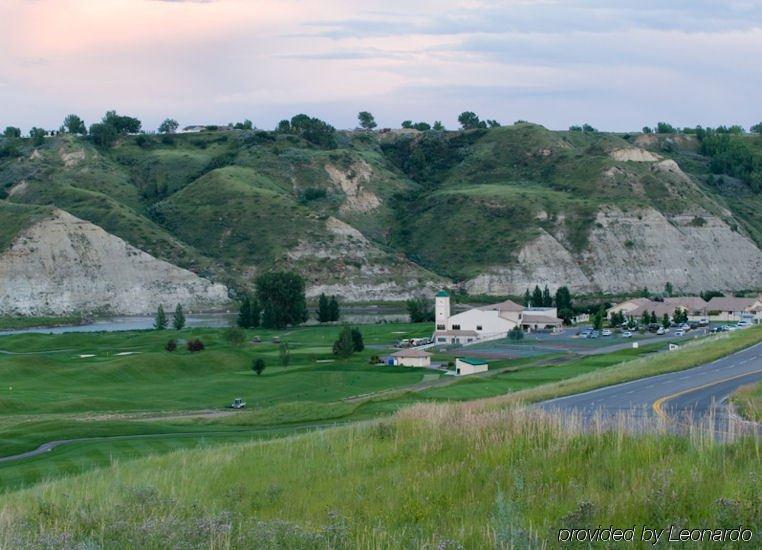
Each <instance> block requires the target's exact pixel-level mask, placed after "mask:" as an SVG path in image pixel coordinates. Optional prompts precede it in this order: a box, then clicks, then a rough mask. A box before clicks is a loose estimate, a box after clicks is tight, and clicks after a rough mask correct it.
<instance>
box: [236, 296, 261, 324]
mask: <svg viewBox="0 0 762 550" xmlns="http://www.w3.org/2000/svg"><path fill="white" fill-rule="evenodd" d="M261 313H262V312H261V310H260V307H259V302H257V301H256V300H252V299H251V298H250V297H249V296H248V294H246V295H244V297H243V300H242V301H241V306H240V308H239V309H238V318H237V319H236V324H237V325H238V326H239V327H241V328H257V327H258V326H259V318H260V317H261Z"/></svg>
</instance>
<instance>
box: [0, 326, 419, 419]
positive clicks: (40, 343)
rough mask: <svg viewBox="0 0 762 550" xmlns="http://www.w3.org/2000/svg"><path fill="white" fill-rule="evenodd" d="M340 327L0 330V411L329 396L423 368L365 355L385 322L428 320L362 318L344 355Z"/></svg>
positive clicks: (413, 329) (388, 329) (415, 374)
mask: <svg viewBox="0 0 762 550" xmlns="http://www.w3.org/2000/svg"><path fill="white" fill-rule="evenodd" d="M338 331H339V328H338V327H309V328H300V329H295V330H286V331H281V332H272V331H270V332H268V331H258V334H259V335H260V336H261V337H262V339H263V343H261V344H256V345H252V344H244V345H243V346H240V347H233V346H231V345H230V344H228V343H227V342H225V341H224V339H223V337H222V334H223V332H222V331H221V330H215V329H191V330H185V331H182V332H181V333H180V334H177V333H175V332H173V331H167V332H165V333H161V332H154V331H144V332H129V333H111V334H108V333H105V334H92V333H90V334H71V333H70V334H62V335H53V336H50V335H19V336H10V337H6V338H3V339H2V340H0V350H2V351H3V352H8V353H0V374H1V375H2V380H3V382H2V387H1V388H0V416H1V415H3V414H6V415H7V414H44V413H76V412H88V413H92V412H98V411H104V412H105V411H109V412H113V411H150V410H155V411H160V410H177V409H203V408H215V409H216V408H222V407H224V406H225V405H227V404H228V403H229V402H230V401H231V400H232V399H233V398H234V397H243V398H244V399H245V400H246V401H247V402H248V403H249V405H250V406H252V407H264V406H269V405H273V404H276V403H281V402H284V401H320V402H328V401H335V400H338V399H341V398H344V397H349V396H354V395H359V394H365V393H370V392H375V391H380V390H386V389H390V388H394V387H400V386H405V385H409V384H413V383H416V382H418V381H420V380H421V378H422V377H423V374H424V373H423V372H422V371H420V370H415V369H404V368H402V369H401V368H378V367H374V366H371V365H369V364H368V360H369V357H370V356H371V355H374V354H378V353H379V352H380V351H381V352H382V351H383V349H384V348H382V349H381V350H377V349H371V348H370V346H375V345H384V344H385V345H386V346H388V345H389V344H391V343H392V342H393V341H394V339H395V337H396V336H397V335H394V334H392V332H405V333H406V335H408V334H409V335H410V336H421V335H423V334H427V333H428V332H430V327H429V326H428V325H426V326H424V325H417V326H416V325H394V326H392V325H368V326H365V327H363V332H364V335H365V340H366V343H367V345H368V346H369V348H368V349H366V351H364V352H363V353H360V354H356V355H354V356H353V357H352V358H351V359H349V360H335V357H334V356H333V354H332V353H331V345H332V343H333V341H334V340H335V338H336V336H337V334H338ZM252 334H253V333H251V332H250V333H249V334H248V337H251V336H252ZM275 334H277V335H279V336H280V337H281V339H282V340H283V341H286V342H288V345H289V349H290V353H291V362H290V365H289V366H288V367H283V366H281V365H280V364H279V358H278V357H279V356H278V346H277V345H276V344H273V343H271V342H270V341H271V339H272V336H273V335H275ZM170 337H172V338H180V339H187V338H196V337H198V338H201V340H202V341H203V342H204V343H205V345H206V350H205V351H203V352H200V353H196V354H191V353H190V352H188V351H187V350H185V349H183V348H182V346H181V347H180V349H178V351H176V352H174V353H169V352H167V351H164V349H163V348H164V344H165V343H166V341H167V340H168V339H169V338H170ZM119 353H129V354H131V355H122V356H119V355H118V354H119ZM82 356H84V357H82ZM90 356H92V357H90ZM256 357H262V358H264V360H265V362H266V365H267V368H266V370H265V372H264V373H263V374H262V375H261V376H257V375H255V373H254V372H253V371H252V370H251V368H250V367H251V363H252V360H253V359H254V358H256Z"/></svg>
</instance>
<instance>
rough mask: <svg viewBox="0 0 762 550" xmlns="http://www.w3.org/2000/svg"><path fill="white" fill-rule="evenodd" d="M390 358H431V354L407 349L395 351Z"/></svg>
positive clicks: (420, 350)
mask: <svg viewBox="0 0 762 550" xmlns="http://www.w3.org/2000/svg"><path fill="white" fill-rule="evenodd" d="M392 357H431V354H430V353H429V352H428V351H424V350H422V349H415V348H408V349H401V350H399V351H395V352H394V353H392Z"/></svg>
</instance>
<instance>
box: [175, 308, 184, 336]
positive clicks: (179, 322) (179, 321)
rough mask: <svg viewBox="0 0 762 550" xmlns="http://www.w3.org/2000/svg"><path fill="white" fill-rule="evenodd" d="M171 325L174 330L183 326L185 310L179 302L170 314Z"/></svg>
mask: <svg viewBox="0 0 762 550" xmlns="http://www.w3.org/2000/svg"><path fill="white" fill-rule="evenodd" d="M172 326H173V327H174V328H175V330H182V329H183V328H185V312H184V311H183V306H182V305H180V304H177V307H176V308H175V314H174V315H173V316H172Z"/></svg>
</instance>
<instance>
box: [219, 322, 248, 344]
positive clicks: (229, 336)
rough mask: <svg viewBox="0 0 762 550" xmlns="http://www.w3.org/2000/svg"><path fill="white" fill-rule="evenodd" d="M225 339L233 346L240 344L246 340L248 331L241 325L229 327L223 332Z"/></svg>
mask: <svg viewBox="0 0 762 550" xmlns="http://www.w3.org/2000/svg"><path fill="white" fill-rule="evenodd" d="M222 337H223V338H225V341H226V342H227V343H228V344H230V345H231V346H240V345H241V344H243V341H244V340H246V333H245V332H244V330H243V329H242V328H239V327H228V328H226V329H225V332H224V333H223V334H222Z"/></svg>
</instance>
